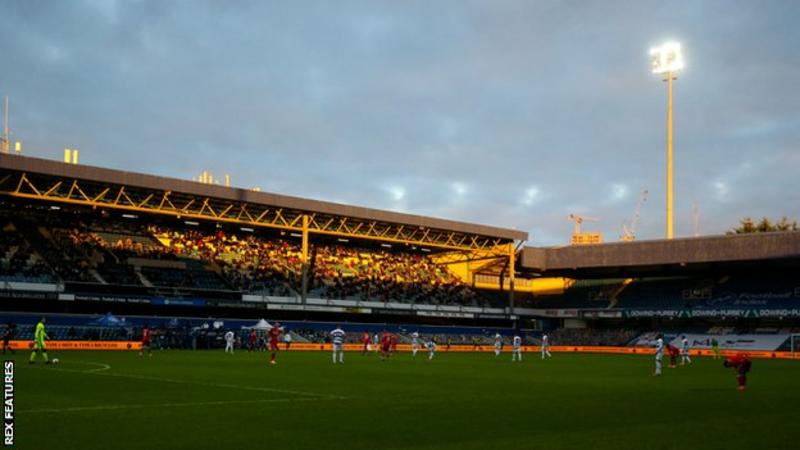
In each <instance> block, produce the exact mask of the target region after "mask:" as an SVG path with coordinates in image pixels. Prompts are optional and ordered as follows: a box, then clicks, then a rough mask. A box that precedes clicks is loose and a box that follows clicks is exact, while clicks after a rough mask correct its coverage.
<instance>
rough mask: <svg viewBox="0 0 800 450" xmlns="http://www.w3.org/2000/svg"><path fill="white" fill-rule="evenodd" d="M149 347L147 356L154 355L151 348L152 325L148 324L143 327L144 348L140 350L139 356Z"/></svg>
mask: <svg viewBox="0 0 800 450" xmlns="http://www.w3.org/2000/svg"><path fill="white" fill-rule="evenodd" d="M145 349H147V356H153V350H152V349H151V348H150V327H148V326H147V325H145V326H144V328H142V348H141V349H140V350H139V356H142V355H143V354H144V350H145Z"/></svg>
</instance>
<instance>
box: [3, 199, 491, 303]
mask: <svg viewBox="0 0 800 450" xmlns="http://www.w3.org/2000/svg"><path fill="white" fill-rule="evenodd" d="M43 216H47V219H46V220H43V221H41V222H39V221H38V219H37V218H35V217H32V218H30V219H29V222H30V226H28V227H29V228H31V230H32V232H33V233H40V234H41V236H40V239H38V241H39V242H38V245H37V246H36V248H35V249H29V248H28V247H27V246H23V245H15V244H14V242H11V241H10V240H14V239H17V238H19V237H20V234H19V233H16V232H9V233H4V235H5V236H4V238H3V239H4V240H3V241H0V245H2V247H0V250H2V253H0V257H2V259H0V270H2V272H1V273H2V274H8V273H11V272H15V273H17V272H20V271H22V273H24V274H28V275H30V274H33V273H38V272H40V270H39V269H43V273H48V272H50V273H52V272H55V273H56V274H57V275H58V277H59V278H60V279H62V280H64V281H71V282H84V283H108V284H113V285H133V286H153V287H156V288H160V287H170V288H196V289H203V290H235V291H242V292H248V293H255V294H264V295H270V296H281V297H287V296H296V295H298V292H299V291H300V290H301V285H302V276H303V263H302V254H301V249H300V246H299V245H298V244H297V243H296V242H292V241H289V240H285V239H282V238H279V237H274V238H267V237H264V236H259V235H256V234H254V233H230V232H227V231H223V230H222V229H216V230H215V231H214V230H207V229H202V228H197V229H193V228H192V227H165V226H156V225H152V224H149V225H148V224H143V223H141V222H138V221H130V222H126V221H119V220H117V221H114V220H100V219H98V218H97V217H94V218H87V217H84V216H77V215H76V216H75V217H69V218H68V220H63V221H61V222H59V221H58V220H56V219H54V218H53V217H54V216H57V215H56V214H44V215H43ZM21 220H25V219H21ZM9 226H11V227H13V225H11V224H10V225H9ZM311 256H312V259H311V261H310V262H309V266H308V280H309V296H312V297H321V298H324V299H351V300H362V301H380V302H404V303H424V304H434V305H463V306H488V304H489V301H488V300H487V299H486V298H485V297H484V296H482V295H479V294H478V293H477V292H476V291H475V290H474V289H472V288H471V286H469V285H468V284H466V283H464V282H463V281H462V280H461V279H460V278H459V277H457V276H455V275H454V274H452V273H451V272H450V271H449V270H448V268H447V266H445V265H441V264H437V263H436V262H435V261H434V260H433V258H431V257H430V256H429V255H426V254H417V253H406V252H396V251H386V250H383V249H377V250H376V249H367V248H357V247H351V246H341V245H324V244H318V245H315V246H314V247H313V251H312V253H311ZM147 260H152V261H159V262H163V261H170V262H175V263H176V264H175V265H171V264H164V263H158V264H155V263H148V262H147ZM192 262H193V263H192ZM26 271H27V272H26Z"/></svg>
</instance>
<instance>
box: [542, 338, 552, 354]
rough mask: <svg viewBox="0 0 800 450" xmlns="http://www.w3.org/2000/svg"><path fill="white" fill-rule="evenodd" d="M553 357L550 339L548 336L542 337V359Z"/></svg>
mask: <svg viewBox="0 0 800 450" xmlns="http://www.w3.org/2000/svg"><path fill="white" fill-rule="evenodd" d="M552 356H553V355H551V354H550V338H549V337H548V336H547V335H546V334H543V335H542V359H545V358H550V357H552Z"/></svg>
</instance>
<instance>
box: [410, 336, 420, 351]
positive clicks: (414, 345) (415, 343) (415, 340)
mask: <svg viewBox="0 0 800 450" xmlns="http://www.w3.org/2000/svg"><path fill="white" fill-rule="evenodd" d="M418 351H419V333H417V332H416V331H415V332H413V333H411V356H417V352H418Z"/></svg>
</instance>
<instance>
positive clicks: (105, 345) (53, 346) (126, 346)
mask: <svg viewBox="0 0 800 450" xmlns="http://www.w3.org/2000/svg"><path fill="white" fill-rule="evenodd" d="M10 344H11V348H13V349H15V350H32V349H33V341H11V342H10ZM45 346H46V347H47V349H48V350H139V349H140V348H141V347H142V343H141V342H138V341H46V342H45Z"/></svg>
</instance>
